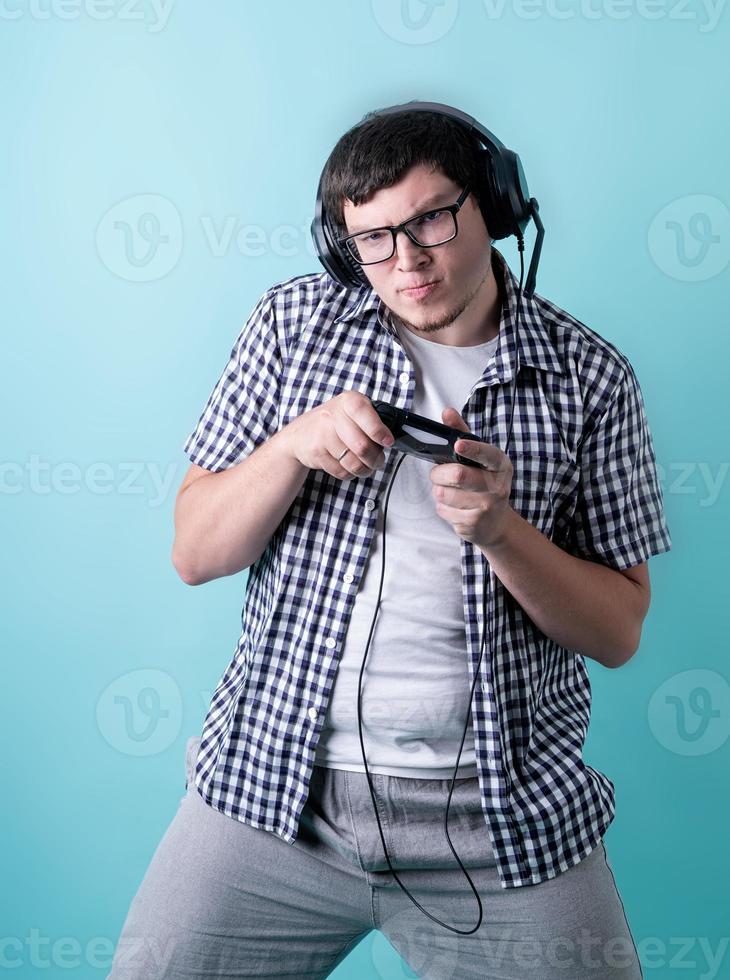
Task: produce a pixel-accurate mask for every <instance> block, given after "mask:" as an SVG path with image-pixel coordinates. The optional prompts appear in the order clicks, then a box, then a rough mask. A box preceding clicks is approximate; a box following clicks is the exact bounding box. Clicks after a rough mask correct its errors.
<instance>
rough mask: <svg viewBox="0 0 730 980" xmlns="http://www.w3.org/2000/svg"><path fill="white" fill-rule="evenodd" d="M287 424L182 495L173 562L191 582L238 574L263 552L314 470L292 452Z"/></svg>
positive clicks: (180, 497)
mask: <svg viewBox="0 0 730 980" xmlns="http://www.w3.org/2000/svg"><path fill="white" fill-rule="evenodd" d="M287 428H288V427H286V426H285V427H284V428H283V429H281V430H280V431H279V432H276V433H275V434H274V435H273V436H271V437H270V438H269V439H267V440H266V442H263V443H261V445H260V446H257V447H256V449H255V450H254V451H253V452H252V453H251V455H250V456H247V457H246V459H244V460H243V461H242V462H240V463H237V464H236V465H235V466H231V467H229V468H228V469H226V470H221V471H219V472H217V473H211V474H210V475H209V476H201V477H200V478H199V479H197V480H195V481H194V482H193V483H191V484H190V486H189V487H186V488H185V490H183V492H182V493H181V494H180V495H179V497H178V500H177V502H176V505H175V543H174V547H173V563H174V565H175V567H176V568H177V570H178V572H179V573H180V575H181V577H182V578H183V579H184V580H185V581H186V582H187V583H188V584H190V585H202V584H203V583H204V582H209V581H210V580H211V579H215V578H221V577H222V576H226V575H233V574H235V573H236V572H240V571H242V570H243V569H244V568H248V567H249V566H250V565H252V564H253V563H254V562H255V561H256V559H257V558H259V556H260V555H261V554H262V553H263V551H264V549H265V548H266V545H267V544H268V543H269V541H270V540H271V538H272V536H273V534H274V532H275V531H276V529H277V528H278V526H279V524H280V523H281V521H282V518H283V517H284V515H285V514H286V512H287V511H288V510H289V508H290V507H291V505H292V502H293V501H294V498H295V497H296V495H297V494H298V493H299V491H300V489H301V487H302V484H303V483H304V481H305V479H306V477H307V474H308V473H309V469H308V467H306V466H303V465H302V464H301V463H300V462H299V460H298V459H296V457H295V456H294V455H293V453H291V452H290V451H289V448H288V445H289V444H288V441H287V440H288V432H287Z"/></svg>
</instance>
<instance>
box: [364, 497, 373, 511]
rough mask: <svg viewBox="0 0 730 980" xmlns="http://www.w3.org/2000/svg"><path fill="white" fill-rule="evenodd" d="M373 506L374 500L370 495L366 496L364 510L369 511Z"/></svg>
mask: <svg viewBox="0 0 730 980" xmlns="http://www.w3.org/2000/svg"><path fill="white" fill-rule="evenodd" d="M374 508H375V501H374V500H373V498H372V497H368V499H367V500H366V501H365V510H368V511H370V510H373V509H374Z"/></svg>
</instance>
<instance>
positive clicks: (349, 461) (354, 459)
mask: <svg viewBox="0 0 730 980" xmlns="http://www.w3.org/2000/svg"><path fill="white" fill-rule="evenodd" d="M335 433H336V438H335V439H334V440H333V444H332V445H331V446H330V445H328V446H327V451H328V452H329V453H331V454H332V455H333V456H334V457H335V459H337V457H338V456H340V454H341V453H342V451H343V450H344V449H348V450H349V452H347V453H345V455H344V456H343V457H342V459H340V460H338V462H339V464H340V466H342V467H343V468H344V469H346V470H348V472H350V473H354V474H355V475H358V476H361V475H362V474H364V473H366V472H368V473H369V472H370V471H371V470H375V469H377V468H378V467H379V466H383V465H384V463H385V455H384V453H383V450H382V449H381V447H380V446H378V445H377V444H376V443H374V442H373V441H372V440H371V439H370V437H369V436H368V435H367V433H365V432H363V430H362V429H361V428H360V426H359V425H358V424H357V423H356V422H354V421H353V419H352V418H350V416H349V415H347V413H345V412H339V413H338V414H337V415H336V416H335Z"/></svg>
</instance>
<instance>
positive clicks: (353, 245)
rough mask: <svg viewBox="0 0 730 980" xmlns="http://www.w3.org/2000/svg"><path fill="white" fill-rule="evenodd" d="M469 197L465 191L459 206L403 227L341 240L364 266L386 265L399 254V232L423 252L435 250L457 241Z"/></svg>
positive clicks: (427, 213) (418, 217)
mask: <svg viewBox="0 0 730 980" xmlns="http://www.w3.org/2000/svg"><path fill="white" fill-rule="evenodd" d="M468 196H469V187H468V186H467V187H465V188H464V190H463V191H462V192H461V194H460V195H459V197H458V199H457V201H456V204H449V205H448V207H444V208H439V209H438V210H437V211H424V212H423V213H422V214H417V215H415V217H413V218H409V219H408V221H404V222H402V223H401V224H399V225H392V226H387V225H386V226H384V227H383V228H371V229H370V230H369V231H360V232H358V233H357V234H356V235H347V236H345V237H344V238H338V239H337V241H338V242H339V244H340V245H345V246H346V247H347V249H348V250H349V252H350V255H351V256H352V257H353V259H355V261H356V262H359V263H360V265H375V263H376V262H386V261H387V260H388V259H389V258H391V256H392V255H393V253H394V252H395V239H396V235H397V234H398V232H399V231H404V232H405V233H406V235H408V237H409V238H410V240H411V241H412V242H413V243H414V244H415V245H419V246H421V247H422V248H433V246H434V245H443V244H444V243H445V242H450V241H451V239H452V238H456V235H457V232H458V230H459V227H458V225H457V223H456V212H457V211H459V210H460V209H461V207H462V205H463V203H464V201H465V200H466V199H467V197H468Z"/></svg>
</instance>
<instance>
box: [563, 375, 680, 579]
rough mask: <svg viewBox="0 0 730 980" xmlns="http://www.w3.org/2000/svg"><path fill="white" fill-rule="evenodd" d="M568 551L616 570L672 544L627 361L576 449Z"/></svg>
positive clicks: (639, 398)
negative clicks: (576, 478) (577, 475)
mask: <svg viewBox="0 0 730 980" xmlns="http://www.w3.org/2000/svg"><path fill="white" fill-rule="evenodd" d="M572 543H573V546H574V547H572V548H571V550H572V551H573V553H574V554H576V555H577V556H578V557H580V558H586V559H588V560H591V561H597V562H600V563H602V564H604V565H608V566H610V567H612V568H615V569H617V570H622V569H625V568H631V567H633V566H634V565H639V564H641V563H642V562H643V561H646V559H647V558H649V557H651V556H652V555H658V554H661V553H662V552H664V551H669V550H670V549H671V547H672V542H671V537H670V534H669V529H668V527H667V524H666V520H665V517H664V504H663V500H662V491H661V487H660V485H659V479H658V476H657V469H656V459H655V456H654V445H653V442H652V437H651V433H650V431H649V425H648V422H647V418H646V413H645V409H644V400H643V397H642V394H641V389H640V387H639V382H638V380H637V378H636V375H635V374H634V371H633V369H632V367H631V365H630V364H627V365H626V371H625V373H624V375H623V377H622V378H621V380H620V381H619V383H618V385H617V386H616V388H615V390H614V392H613V394H612V395H611V399H610V402H609V404H608V406H607V407H606V409H605V411H604V412H603V414H602V415H601V416H600V418H599V419H598V421H597V422H596V424H595V425H594V426H592V427H591V429H590V431H589V433H588V435H587V436H586V437H585V439H584V440H583V443H582V445H581V448H580V482H579V487H578V501H577V504H576V509H575V515H574V525H573V528H572Z"/></svg>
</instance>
